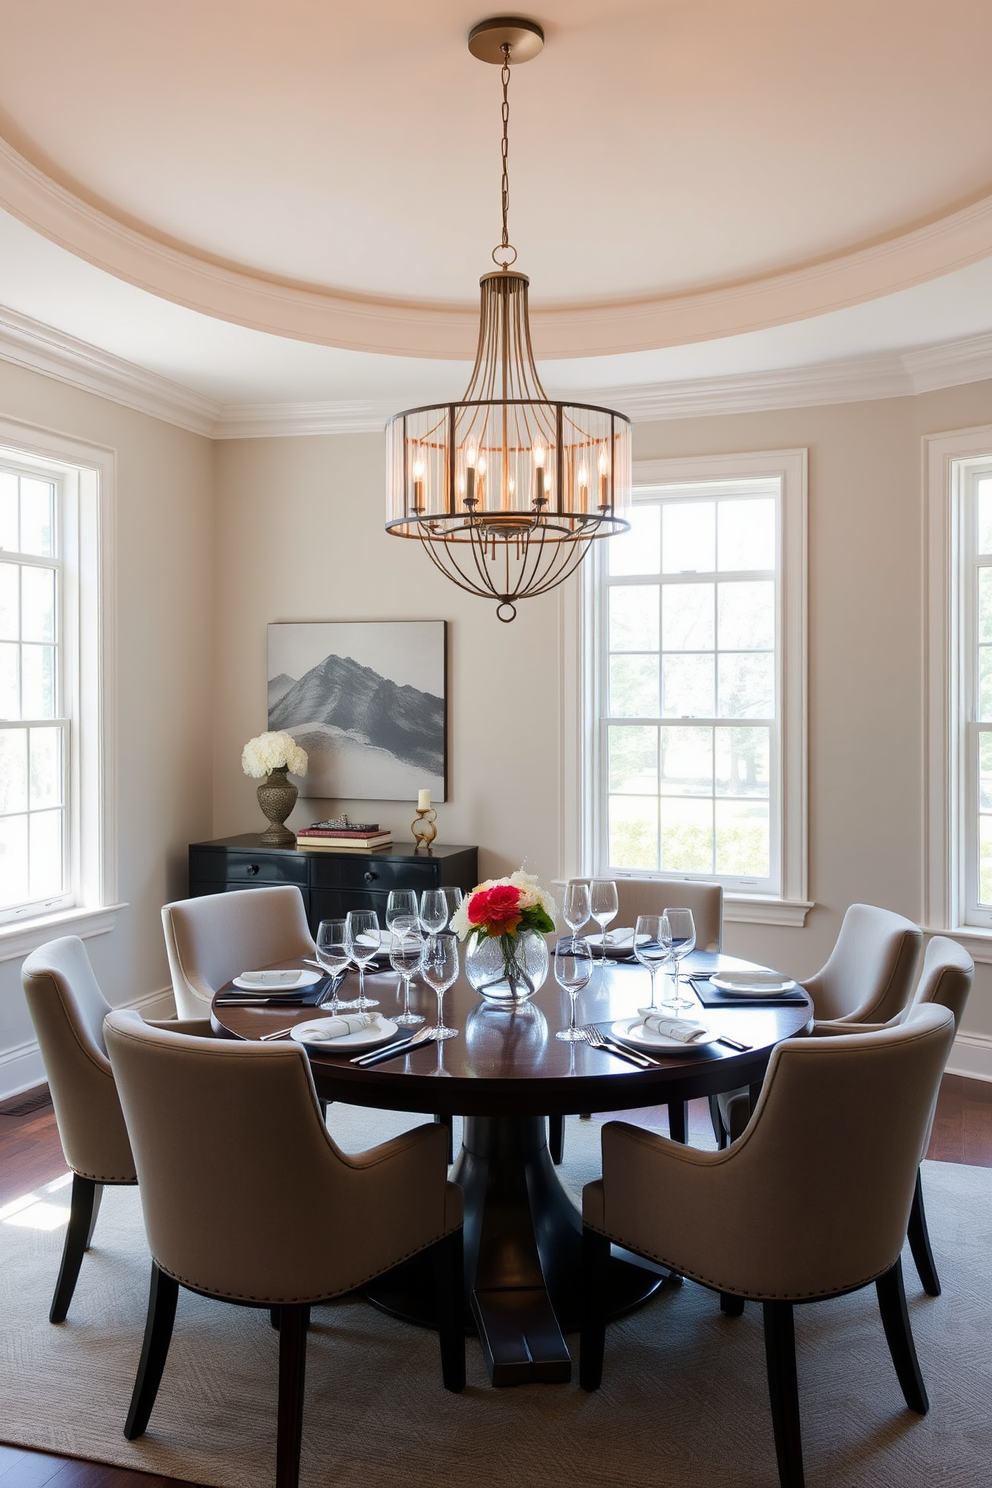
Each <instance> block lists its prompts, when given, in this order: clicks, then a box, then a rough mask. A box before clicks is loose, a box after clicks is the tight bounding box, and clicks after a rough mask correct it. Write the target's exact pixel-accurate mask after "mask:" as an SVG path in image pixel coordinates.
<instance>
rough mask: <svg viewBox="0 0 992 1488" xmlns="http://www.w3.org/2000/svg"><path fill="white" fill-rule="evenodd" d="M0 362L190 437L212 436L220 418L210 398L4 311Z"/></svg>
mask: <svg viewBox="0 0 992 1488" xmlns="http://www.w3.org/2000/svg"><path fill="white" fill-rule="evenodd" d="M0 359H2V360H3V361H5V362H13V363H14V365H15V366H18V367H26V368H27V369H28V371H30V372H41V373H43V374H44V375H45V376H46V377H54V378H57V379H58V381H59V382H65V383H68V384H69V385H70V386H71V387H75V388H79V389H81V391H83V392H85V393H95V394H96V396H97V397H99V398H109V399H110V401H111V402H112V403H121V404H123V405H124V407H125V408H133V409H135V410H136V411H137V412H138V413H147V414H150V415H151V417H152V418H157V419H163V420H164V421H165V422H166V423H168V424H177V425H178V426H179V428H181V429H188V430H190V432H191V433H193V434H205V435H207V436H208V437H209V436H210V435H212V434H213V431H214V428H215V426H216V424H217V421H218V419H219V418H220V415H221V404H220V403H218V402H216V401H215V400H214V399H213V398H207V397H205V396H204V395H203V394H202V393H196V392H194V391H193V390H192V389H191V388H187V387H182V386H181V385H180V384H179V383H177V382H170V380H169V379H168V378H167V377H160V376H159V375H158V373H156V372H148V371H146V370H145V368H144V367H138V366H136V365H135V364H134V362H128V361H125V360H124V358H123V357H118V356H114V355H113V354H112V353H111V352H109V351H101V350H100V348H99V347H98V346H91V345H90V344H89V342H87V341H78V340H77V339H76V337H75V336H69V335H67V334H66V332H65V331H57V330H55V329H54V328H53V327H52V326H47V325H43V324H42V322H41V321H39V320H32V319H31V318H30V317H29V316H27V315H19V314H18V312H17V311H16V310H7V309H4V308H2V307H0Z"/></svg>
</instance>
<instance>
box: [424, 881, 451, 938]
mask: <svg viewBox="0 0 992 1488" xmlns="http://www.w3.org/2000/svg"><path fill="white" fill-rule="evenodd" d="M450 913H451V911H450V910H449V909H448V901H447V899H446V898H445V897H444V890H443V889H425V890H424V892H423V893H422V894H421V896H420V926H421V929H422V930H423V932H424V934H425V935H440V934H441V931H442V930H443V929H444V927H445V925H446V924H447V923H448V915H449V914H450Z"/></svg>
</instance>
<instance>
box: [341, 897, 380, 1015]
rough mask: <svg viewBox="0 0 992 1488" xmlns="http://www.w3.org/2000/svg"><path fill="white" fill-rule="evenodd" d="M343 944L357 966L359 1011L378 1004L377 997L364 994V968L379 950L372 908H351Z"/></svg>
mask: <svg viewBox="0 0 992 1488" xmlns="http://www.w3.org/2000/svg"><path fill="white" fill-rule="evenodd" d="M345 944H346V945H347V947H348V953H349V955H350V956H351V959H352V961H354V963H355V965H356V966H357V967H358V1001H357V1002H356V1003H355V1006H356V1007H357V1008H358V1011H359V1012H360V1013H367V1012H368V1010H369V1008H374V1007H378V1006H379V1002H378V999H377V998H372V997H366V996H365V968H366V966H367V965H368V964H369V962H370V961H371V960H372V957H373V956H374V955H376V953H377V952H378V950H379V916H378V915H377V914H376V912H375V910H374V909H352V910H349V911H348V918H347V920H346V922H345Z"/></svg>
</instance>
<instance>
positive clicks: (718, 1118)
mask: <svg viewBox="0 0 992 1488" xmlns="http://www.w3.org/2000/svg"><path fill="white" fill-rule="evenodd" d="M709 1107H710V1125H711V1126H712V1128H713V1136H714V1137H715V1138H716V1145H717V1146H718V1147H719V1148H720V1151H721V1152H722V1151H723V1149H724V1147H727V1146H729V1145H730V1136H729V1134H728V1132H727V1128H726V1127H725V1126H724V1124H723V1116H722V1115H721V1113H720V1102H719V1100H718V1098H717V1097H716V1096H715V1095H711V1096H710V1098H709Z"/></svg>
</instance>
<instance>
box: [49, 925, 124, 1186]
mask: <svg viewBox="0 0 992 1488" xmlns="http://www.w3.org/2000/svg"><path fill="white" fill-rule="evenodd" d="M21 980H22V983H23V986H24V996H25V998H26V999H27V1004H28V1011H29V1012H30V1014H31V1021H32V1022H33V1024H34V1028H35V1033H36V1034H37V1036H38V1045H39V1047H40V1049H41V1057H42V1059H43V1060H44V1063H45V1073H46V1074H47V1076H48V1086H49V1089H50V1090H51V1093H52V1104H53V1105H54V1107H55V1119H56V1121H57V1123H58V1128H59V1136H60V1137H61V1139H62V1151H63V1152H64V1153H65V1160H66V1162H67V1163H68V1164H69V1167H70V1168H71V1169H72V1171H73V1172H74V1173H78V1174H79V1175H80V1176H81V1177H83V1178H91V1179H93V1180H94V1181H95V1182H97V1183H133V1182H134V1181H135V1166H134V1159H133V1157H132V1156H131V1144H130V1142H129V1141H128V1135H127V1129H126V1127H125V1125H124V1116H123V1113H122V1112H121V1104H120V1100H119V1098H118V1095H117V1087H116V1084H115V1082H114V1075H113V1070H112V1069H111V1067H110V1061H109V1059H108V1058H107V1049H106V1045H105V1043H104V1039H103V1020H104V1018H105V1017H106V1015H107V1014H108V1013H109V1012H110V1004H109V1003H108V1002H107V1000H106V998H105V997H104V995H103V993H102V992H101V990H100V987H99V984H98V982H97V979H96V977H95V976H94V975H93V968H92V967H91V965H90V960H89V957H88V956H87V954H86V947H85V946H84V945H83V942H82V941H81V940H80V939H79V936H78V935H65V936H62V937H61V938H60V939H58V940H50V941H48V943H47V944H46V945H43V946H39V947H38V949H37V950H36V951H32V952H31V954H30V955H29V956H28V957H27V958H26V959H25V961H24V965H23V967H22V968H21Z"/></svg>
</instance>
